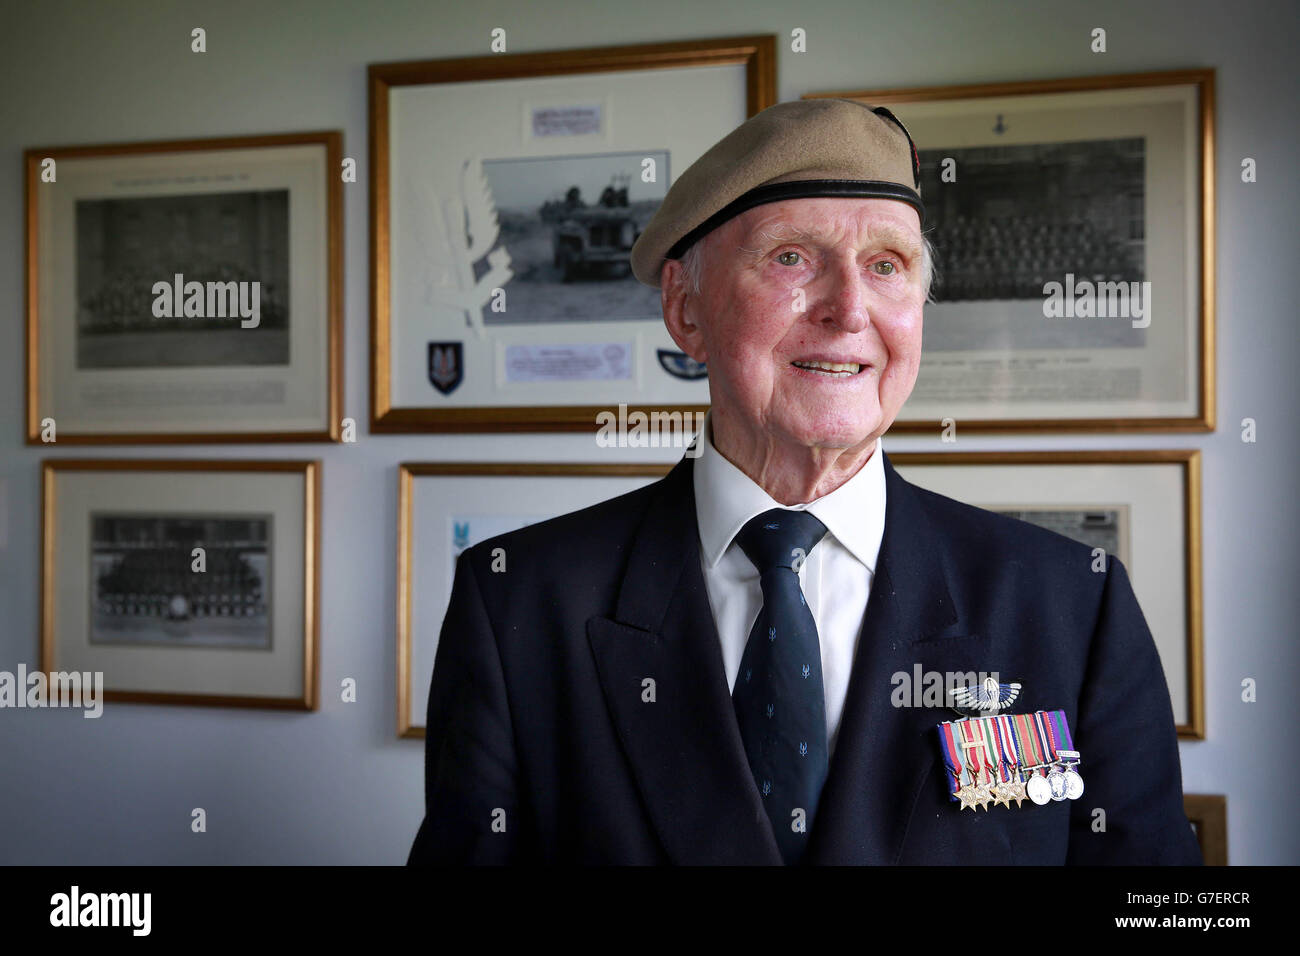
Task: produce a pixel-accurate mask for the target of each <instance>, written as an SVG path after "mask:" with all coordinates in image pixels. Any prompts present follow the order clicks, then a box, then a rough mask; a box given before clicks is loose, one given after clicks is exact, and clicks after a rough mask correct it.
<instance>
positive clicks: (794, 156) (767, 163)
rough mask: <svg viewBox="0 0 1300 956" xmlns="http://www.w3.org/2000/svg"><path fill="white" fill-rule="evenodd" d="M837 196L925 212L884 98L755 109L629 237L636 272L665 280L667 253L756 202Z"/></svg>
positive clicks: (915, 163)
mask: <svg viewBox="0 0 1300 956" xmlns="http://www.w3.org/2000/svg"><path fill="white" fill-rule="evenodd" d="M825 196H838V197H843V198H846V199H862V198H866V199H897V200H899V201H900V202H905V203H909V204H910V205H912V206H914V207H915V208H916V211H917V213H918V214H919V215H920V216H921V219H922V221H924V219H925V207H924V205H923V204H922V203H921V164H920V159H919V157H918V156H917V153H916V146H915V145H914V144H913V143H912V137H911V136H910V135H909V134H908V132H907V130H906V129H905V128H904V127H903V124H902V123H900V122H899V121H898V119H897V117H895V116H894V114H893V113H891V112H890V111H889V110H887V109H885V108H884V107H883V106H877V107H874V108H873V107H870V106H867V105H865V104H863V103H859V102H857V101H856V100H845V99H832V98H827V99H814V100H796V101H793V102H790V103H777V104H776V105H775V106H769V107H768V108H767V109H765V110H763V111H762V112H761V113H758V114H756V115H755V116H751V117H750V118H749V119H748V120H746V121H745V122H744V123H742V124H741V125H739V126H737V127H736V128H735V129H734V130H732V131H731V132H730V133H728V134H727V135H726V136H725V137H723V138H722V139H721V140H719V141H718V142H717V143H715V144H714V145H713V146H712V147H710V149H709V150H708V152H706V153H705V154H704V155H703V156H701V157H700V158H699V159H697V160H696V161H695V162H694V163H692V164H691V166H690V168H689V169H687V170H686V171H685V172H683V173H682V174H681V175H680V176H678V177H677V181H676V182H674V183H673V185H672V188H670V189H669V190H668V195H667V196H665V197H664V201H663V204H662V205H661V206H660V207H659V210H658V211H657V212H656V213H655V215H654V218H652V219H651V220H650V222H649V223H648V224H647V225H646V227H645V231H643V232H642V233H641V236H640V238H639V239H637V241H636V244H635V245H633V246H632V273H633V274H634V275H635V276H636V277H637V279H639V280H640V281H641V282H644V283H645V284H646V285H648V286H654V287H656V288H658V286H659V274H660V272H661V271H662V270H663V264H664V260H665V259H679V258H681V256H682V254H683V253H685V252H686V250H687V249H689V248H690V247H691V246H692V245H693V244H694V243H695V242H697V241H698V240H700V239H702V238H703V237H704V236H706V235H707V234H708V233H710V232H712V231H713V230H714V229H716V228H718V226H721V225H722V224H723V223H725V222H727V221H728V220H729V219H733V218H735V217H736V216H739V215H740V214H741V213H743V212H746V211H747V210H750V209H753V208H754V207H755V206H761V205H763V204H764V203H770V202H781V201H783V200H786V199H803V198H810V197H825Z"/></svg>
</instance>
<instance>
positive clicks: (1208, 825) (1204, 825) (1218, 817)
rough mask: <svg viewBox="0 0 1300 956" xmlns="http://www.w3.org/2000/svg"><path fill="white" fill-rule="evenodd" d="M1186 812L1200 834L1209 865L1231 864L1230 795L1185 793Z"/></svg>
mask: <svg viewBox="0 0 1300 956" xmlns="http://www.w3.org/2000/svg"><path fill="white" fill-rule="evenodd" d="M1183 812H1184V813H1185V814H1186V815H1187V820H1188V822H1189V823H1191V825H1192V829H1193V830H1194V831H1195V833H1196V842H1197V843H1199V844H1200V847H1201V856H1202V857H1203V858H1204V860H1205V865H1206V866H1227V865H1228V798H1227V796H1226V795H1224V794H1221V793H1185V794H1183Z"/></svg>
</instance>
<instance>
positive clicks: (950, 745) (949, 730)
mask: <svg viewBox="0 0 1300 956" xmlns="http://www.w3.org/2000/svg"><path fill="white" fill-rule="evenodd" d="M936 729H937V730H938V731H939V743H940V745H941V746H942V747H943V763H944V766H945V767H947V768H948V777H949V779H950V780H951V781H952V782H951V783H950V784H949V788H948V789H949V793H948V797H949V799H951V800H956V799H957V791H958V790H959V789H960V788H961V774H962V762H961V755H960V753H959V751H958V749H957V742H956V740H954V739H953V730H954V728H953V723H952V721H950V720H945V721H944V722H943V723H941V724H940V725H939V726H938V727H937V728H936Z"/></svg>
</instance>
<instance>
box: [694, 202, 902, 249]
mask: <svg viewBox="0 0 1300 956" xmlns="http://www.w3.org/2000/svg"><path fill="white" fill-rule="evenodd" d="M718 233H720V234H725V236H724V241H734V242H737V243H740V244H741V245H753V244H756V243H782V242H798V243H810V244H814V245H820V246H827V245H839V244H842V243H866V244H883V245H889V246H895V247H900V248H904V249H907V250H911V251H917V252H919V251H920V249H921V217H920V215H919V214H918V213H917V211H916V210H915V209H914V208H913V207H912V206H910V205H908V204H907V203H902V202H896V201H894V200H892V199H833V198H832V199H826V198H808V199H789V200H785V201H783V202H779V203H770V204H767V205H763V206H756V207H755V208H753V209H750V210H748V211H747V212H745V213H743V214H742V215H740V216H737V217H736V218H735V219H733V220H732V221H731V222H729V223H726V224H725V225H724V226H723V227H722V228H721V229H719V230H718Z"/></svg>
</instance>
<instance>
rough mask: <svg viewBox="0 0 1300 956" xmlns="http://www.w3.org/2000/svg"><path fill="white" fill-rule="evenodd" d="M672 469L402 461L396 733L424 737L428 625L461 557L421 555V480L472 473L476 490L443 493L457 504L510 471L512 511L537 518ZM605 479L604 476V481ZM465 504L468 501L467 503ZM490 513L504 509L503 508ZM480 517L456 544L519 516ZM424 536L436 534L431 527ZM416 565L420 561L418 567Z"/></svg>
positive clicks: (434, 621)
mask: <svg viewBox="0 0 1300 956" xmlns="http://www.w3.org/2000/svg"><path fill="white" fill-rule="evenodd" d="M671 468H672V465H671V464H663V465H660V464H646V463H609V464H583V463H577V464H575V463H515V462H436V463H434V462H406V463H404V464H402V465H400V466H399V467H398V494H397V500H398V505H397V736H398V737H403V738H408V739H423V738H424V726H423V724H422V723H421V720H422V718H419V719H417V718H418V717H419V714H418V711H419V707H418V702H419V701H418V699H419V698H421V697H422V696H423V695H424V694H426V693H427V691H428V681H429V677H430V675H431V674H432V673H433V657H434V654H435V652H436V648H437V641H436V637H437V634H436V632H435V633H434V634H433V635H432V637H433V638H434V639H433V640H432V641H431V640H430V635H429V632H430V631H433V630H434V629H435V628H440V627H441V624H442V618H443V614H444V613H445V608H446V602H447V599H448V598H449V597H450V594H451V573H452V570H453V568H454V565H455V559H454V557H452V556H451V555H450V553H448V554H447V555H446V556H445V558H444V559H443V560H441V561H439V560H438V559H439V557H441V556H440V551H441V549H438V548H437V547H436V546H435V547H434V548H432V549H431V553H432V554H433V555H434V560H432V561H421V560H420V559H419V556H418V555H417V539H418V536H417V532H416V517H417V516H416V511H417V510H418V507H417V501H416V497H417V492H416V487H415V486H416V483H417V482H418V481H419V480H420V479H425V478H440V479H448V480H451V481H454V480H455V479H461V478H463V479H468V484H469V485H470V486H473V491H472V492H470V491H469V490H468V489H466V494H464V495H463V496H461V495H457V493H456V492H455V490H454V489H453V490H449V491H446V492H444V494H443V495H441V496H439V499H438V502H439V505H440V506H442V507H445V506H446V505H447V504H448V502H452V503H453V504H454V503H455V499H457V498H460V500H461V501H473V500H474V499H475V497H476V496H477V497H481V498H483V500H484V501H485V502H490V501H493V500H499V499H493V498H492V495H491V492H492V487H491V483H492V481H493V480H494V479H501V478H508V479H510V481H511V484H512V485H514V484H518V485H519V486H520V487H519V488H517V489H514V490H515V492H516V493H515V494H512V495H510V497H509V499H508V500H509V501H510V509H511V511H512V512H517V511H518V509H520V508H521V507H522V508H523V509H524V511H525V512H526V511H528V510H529V509H532V510H534V511H535V512H537V514H536V515H535V517H536V520H545V519H546V518H549V517H554V516H556V515H560V514H564V513H567V512H569V511H573V510H576V509H577V508H580V507H584V506H586V505H588V504H594V503H596V502H597V501H600V500H603V499H604V498H607V497H612V496H613V495H614V494H618V493H621V492H622V491H627V490H631V488H632V487H633V486H634V485H635V484H638V483H640V484H645V483H648V482H649V481H652V480H655V479H658V478H661V477H663V476H664V475H666V474H667V473H668V472H669V470H670V469H671ZM545 479H557V482H556V483H554V484H553V485H552V486H551V487H550V488H547V489H543V488H541V487H540V486H538V482H539V481H544V480H545ZM575 479H578V481H575ZM582 479H593V480H592V481H590V482H588V484H589V485H590V486H591V487H588V488H582V487H578V488H575V486H581V485H582V481H581V480H582ZM600 479H605V480H604V481H600ZM620 479H633V480H634V481H633V482H622V484H623V485H624V487H622V488H617V487H613V486H614V485H615V484H617V483H618V480H620ZM559 483H564V484H565V485H566V487H565V488H563V489H562V490H563V493H564V494H565V495H566V496H567V497H566V500H564V501H562V502H560V503H559V504H558V506H554V505H552V504H551V503H552V502H554V501H555V498H554V497H553V493H554V491H555V490H556V487H555V485H556V484H559ZM530 486H532V487H533V488H534V489H535V490H534V491H533V492H532V495H533V496H534V500H536V501H538V502H541V501H543V500H545V502H546V503H545V504H543V505H540V506H539V505H534V504H530V503H529V500H528V499H529V497H530V495H529V494H528V493H524V491H525V489H527V488H529V487H530ZM543 491H545V494H544V493H543ZM575 491H576V493H575ZM548 495H550V496H551V497H548ZM460 507H462V508H463V507H465V505H461V506H460ZM483 510H485V511H486V510H488V509H487V508H484V509H483ZM543 512H544V513H543ZM490 514H491V515H499V514H500V512H499V509H498V510H496V511H492V512H490ZM444 517H451V519H452V521H453V526H454V522H455V517H456V516H455V514H454V513H453V514H451V515H446V514H444ZM482 517H484V516H482V515H480V516H478V518H474V519H467V521H466V528H465V539H464V542H463V544H461V543H458V542H455V532H453V547H462V548H463V547H465V546H469V545H470V544H472V543H475V539H481V538H482V537H490V536H491V534H492V533H495V532H496V531H500V530H509V529H510V528H511V527H512V526H518V523H517V520H516V521H511V522H507V523H505V524H500V525H498V526H497V527H495V528H488V529H487V531H486V533H484V534H479V533H477V532H474V533H471V529H470V527H469V524H470V521H472V520H479V519H481V518H482ZM429 523H430V522H429V521H428V520H427V519H426V518H424V517H423V516H422V517H421V522H420V526H421V527H426V528H427V527H428V525H429ZM426 536H427V537H432V532H429V533H428V534H427V535H426ZM434 564H440V567H439V568H437V569H434V568H432V567H426V565H434ZM417 565H418V566H420V567H419V569H418V570H417ZM417 578H418V579H419V580H421V581H422V582H423V584H422V585H421V588H420V589H419V592H418V593H419V594H421V595H423V596H424V598H425V599H426V600H430V607H429V609H428V610H427V612H426V613H422V614H420V615H419V616H420V617H422V618H423V621H424V626H423V627H420V626H417V623H416V616H417V615H416V608H415V606H414V605H415V596H416V593H417V592H416V590H415V588H414V583H413V582H414V581H415V580H416V579H417ZM433 595H436V599H431V596H433ZM417 632H418V633H417ZM426 645H429V646H426ZM413 710H414V711H416V712H413Z"/></svg>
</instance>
